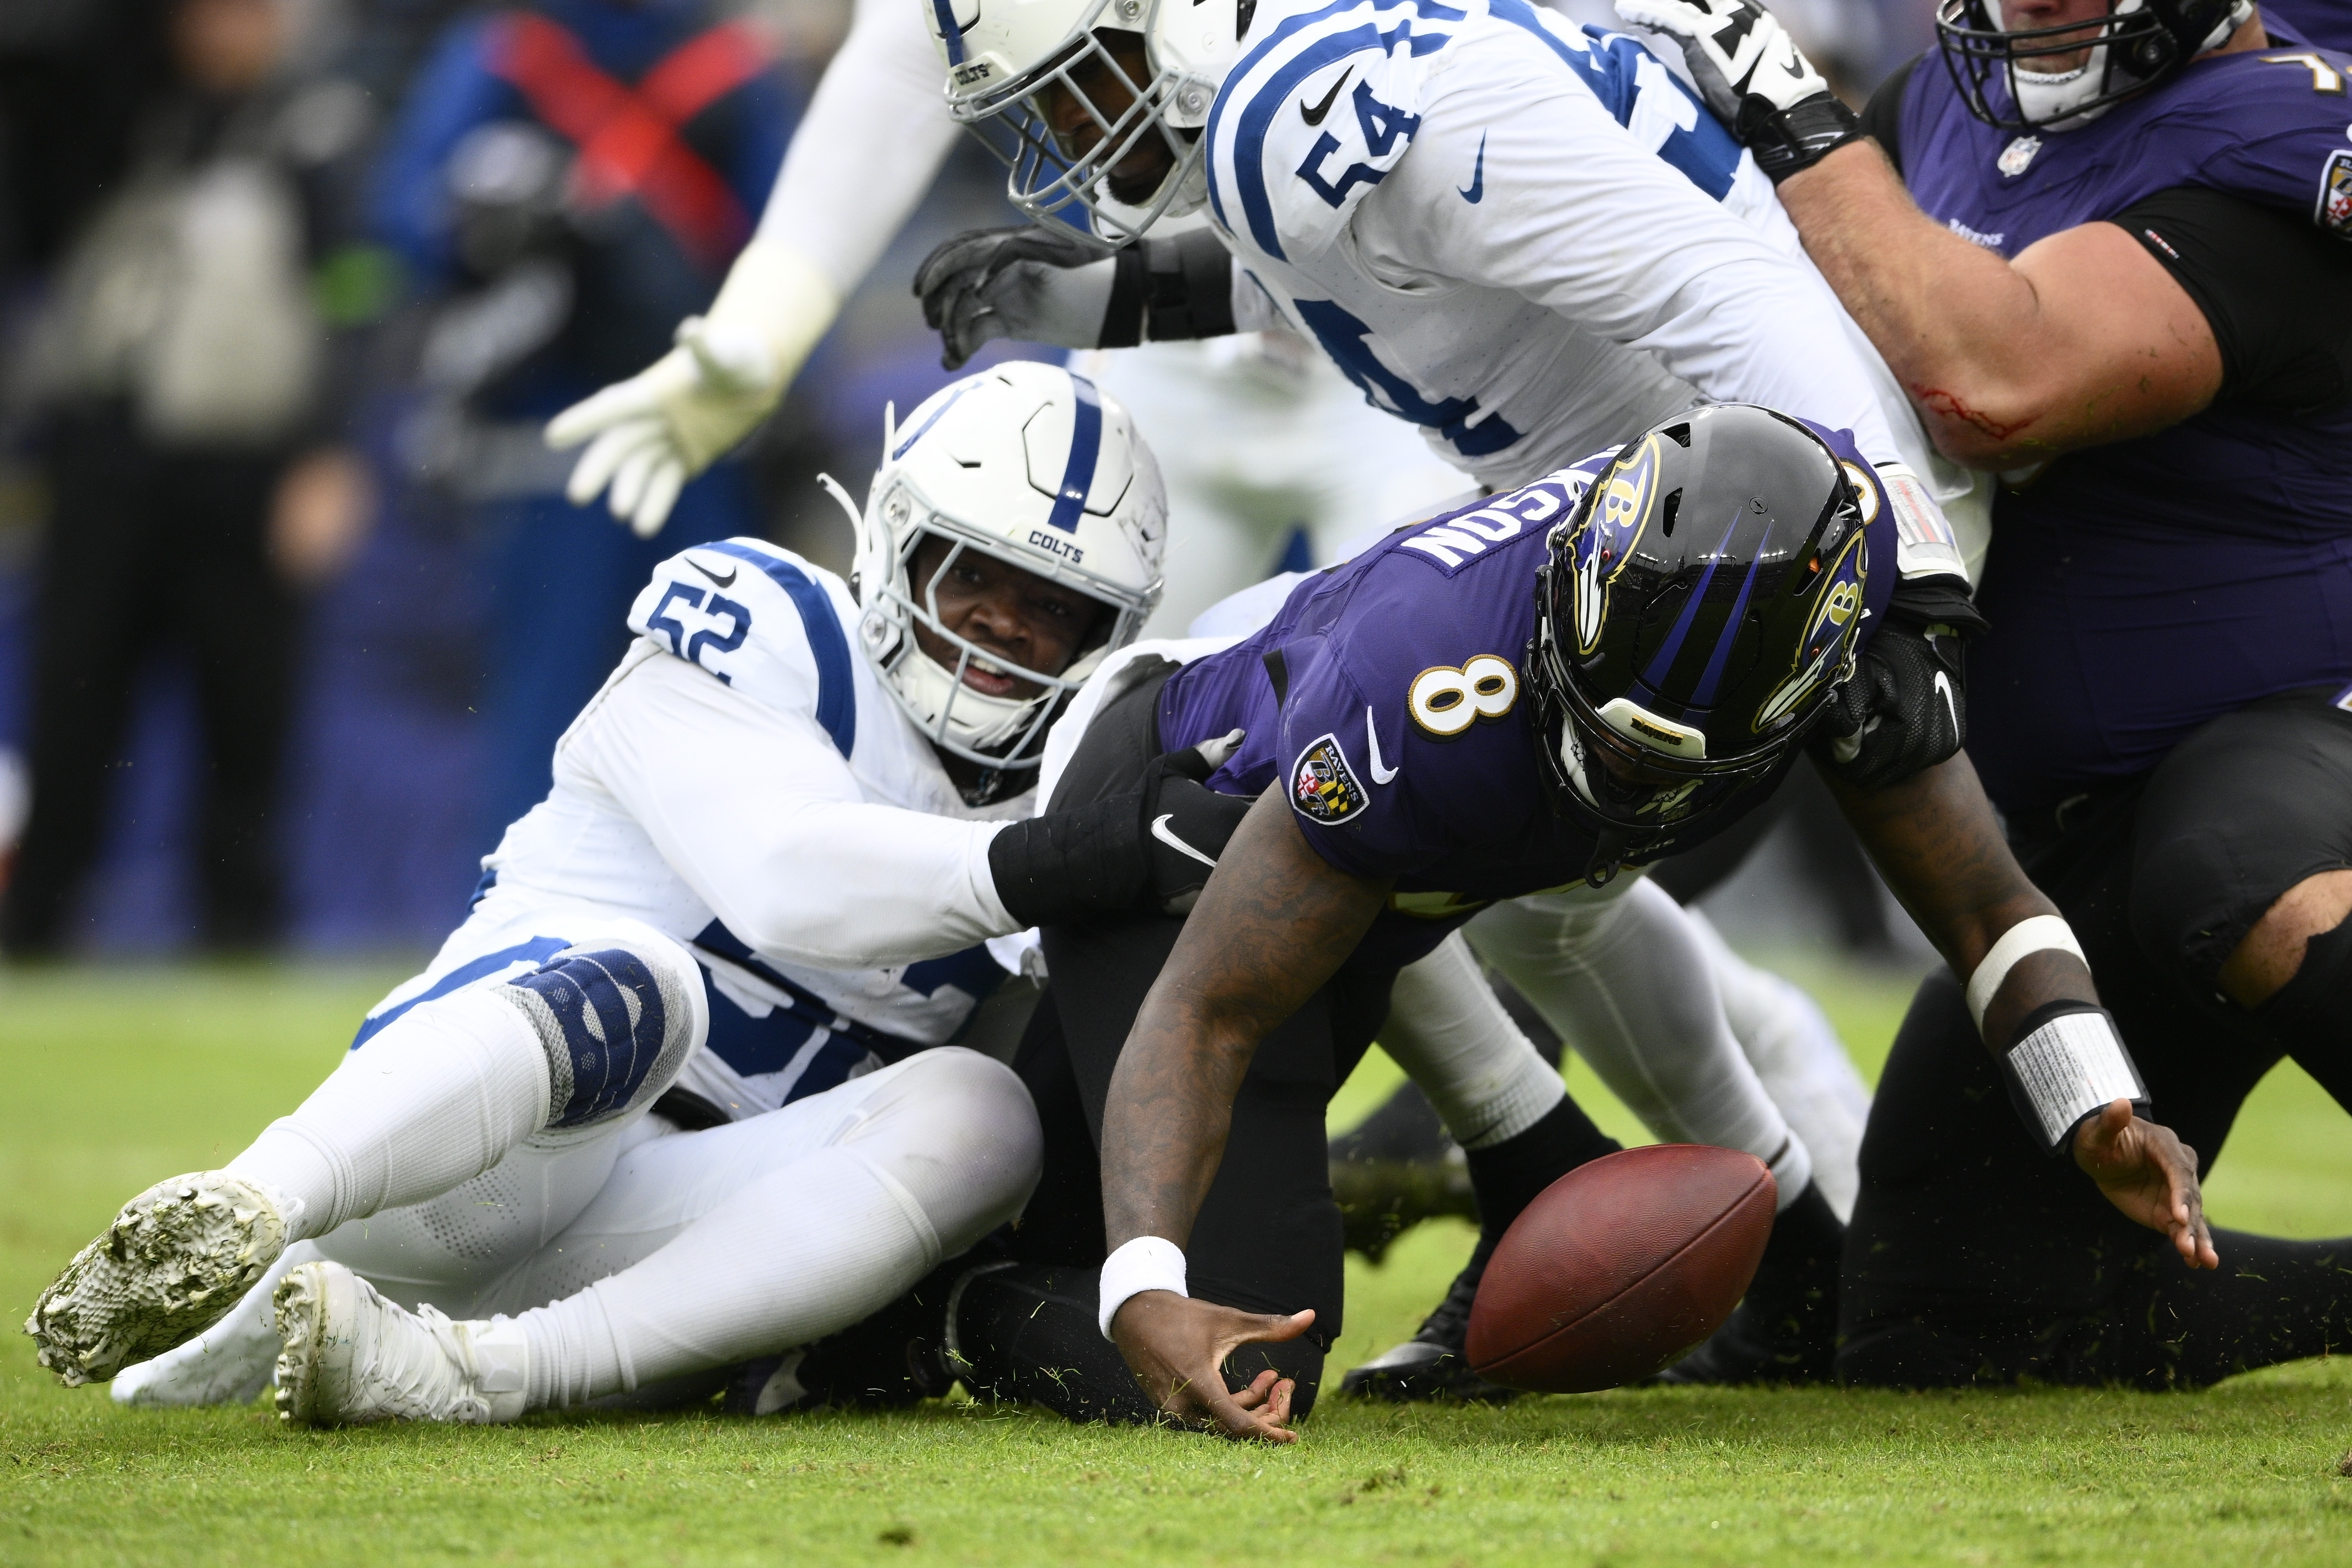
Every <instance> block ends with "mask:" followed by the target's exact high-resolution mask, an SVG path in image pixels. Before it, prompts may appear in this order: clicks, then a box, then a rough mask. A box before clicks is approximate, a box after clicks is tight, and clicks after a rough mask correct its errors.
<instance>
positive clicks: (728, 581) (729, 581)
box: [686, 556, 737, 588]
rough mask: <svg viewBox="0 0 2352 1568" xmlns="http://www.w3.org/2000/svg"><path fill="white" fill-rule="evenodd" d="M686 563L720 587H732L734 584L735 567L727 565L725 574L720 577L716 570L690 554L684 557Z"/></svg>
mask: <svg viewBox="0 0 2352 1568" xmlns="http://www.w3.org/2000/svg"><path fill="white" fill-rule="evenodd" d="M686 564H687V565H688V566H690V567H692V568H694V570H697V571H698V572H700V573H701V574H702V575H703V576H705V577H707V578H709V580H711V581H713V582H715V583H717V584H718V585H719V587H721V588H732V587H734V586H735V572H736V570H737V569H736V568H734V567H731V566H730V567H729V568H728V569H727V575H726V576H725V577H721V576H719V574H718V573H717V572H715V571H713V570H710V569H709V567H707V566H705V565H703V564H702V563H701V562H700V561H698V560H697V559H694V558H693V557H692V556H688V557H687V558H686Z"/></svg>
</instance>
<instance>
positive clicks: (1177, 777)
mask: <svg viewBox="0 0 2352 1568" xmlns="http://www.w3.org/2000/svg"><path fill="white" fill-rule="evenodd" d="M1240 735H1241V732H1240V731H1239V730H1235V731H1234V734H1233V735H1232V736H1229V737H1226V740H1225V741H1224V742H1219V741H1211V742H1209V743H1208V744H1209V749H1210V751H1211V752H1212V753H1213V754H1214V756H1215V760H1214V761H1212V760H1211V759H1210V758H1209V757H1207V756H1203V755H1202V747H1197V746H1188V747H1185V748H1184V749H1183V750H1181V751H1171V752H1169V753H1168V754H1167V755H1166V756H1164V757H1160V758H1154V759H1153V761H1152V764H1151V766H1150V768H1146V769H1145V770H1144V775H1143V793H1144V803H1143V814H1142V817H1141V819H1140V821H1142V824H1143V832H1144V837H1145V839H1146V840H1147V841H1148V846H1149V849H1150V855H1151V873H1150V887H1149V889H1148V890H1147V891H1146V893H1145V895H1144V902H1145V903H1146V904H1148V905H1149V906H1150V907H1151V908H1153V909H1157V910H1158V911H1160V914H1162V915H1190V914H1191V913H1192V905H1193V904H1194V903H1195V902H1196V901H1197V900H1198V899H1199V898H1200V896H1201V890H1202V888H1204V887H1206V886H1207V885H1208V884H1209V873H1211V872H1213V871H1214V870H1216V869H1217V857H1218V856H1220V855H1222V854H1223V853H1224V852H1225V845H1226V844H1228V843H1230V842H1232V841H1233V836H1234V831H1235V830H1236V829H1238V828H1239V827H1240V826H1241V825H1242V819H1243V818H1244V817H1246V816H1248V815H1249V810H1250V808H1251V807H1252V806H1253V805H1255V804H1256V798H1255V796H1250V795H1220V794H1219V793H1217V791H1215V790H1214V789H1210V788H1209V787H1208V785H1207V784H1206V782H1205V780H1206V779H1208V777H1209V775H1210V774H1212V773H1214V772H1215V771H1216V770H1217V769H1218V768H1220V767H1222V766H1223V763H1224V759H1225V758H1226V757H1227V756H1228V755H1230V754H1231V753H1232V750H1233V747H1234V746H1236V745H1239V744H1240Z"/></svg>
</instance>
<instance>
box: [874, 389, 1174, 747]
mask: <svg viewBox="0 0 2352 1568" xmlns="http://www.w3.org/2000/svg"><path fill="white" fill-rule="evenodd" d="M1167 533H1168V497H1167V492H1166V491H1165V490H1164V489H1163V488H1162V486H1161V485H1160V465H1159V463H1158V462H1157V461H1156V460H1155V459H1154V458H1153V457H1152V455H1151V449H1150V447H1149V446H1147V445H1145V444H1144V443H1143V437H1142V436H1141V435H1139V434H1137V432H1136V428H1135V422H1134V420H1133V419H1131V418H1130V417H1129V415H1128V412H1127V410H1126V409H1125V408H1123V407H1121V406H1120V405H1119V403H1118V402H1116V401H1115V400H1113V399H1111V398H1109V397H1107V396H1105V395H1103V394H1102V393H1101V392H1098V391H1097V390H1096V388H1095V384H1094V383H1093V382H1090V381H1088V380H1087V379H1086V378H1085V377H1084V376H1077V375H1072V374H1071V373H1070V372H1069V371H1066V370H1064V369H1062V368H1061V367H1060V366H1058V365H1045V364H1038V363H1034V362H1032V361H1019V360H1016V361H1007V362H1005V363H1003V364H1001V365H997V366H994V367H992V369H989V370H986V371H982V372H981V373H980V374H978V375H975V376H966V377H965V378H964V379H963V380H961V381H960V382H954V383H952V384H950V385H949V386H946V387H943V388H941V389H940V391H939V392H936V393H934V394H933V395H932V396H931V397H929V399H927V400H925V401H924V402H923V403H922V404H921V405H920V406H919V407H918V408H917V409H916V410H915V411H914V412H913V413H909V414H908V416H907V418H906V419H905V421H904V422H903V423H898V422H895V421H893V422H892V423H886V425H885V428H884V432H883V443H882V466H881V468H880V469H879V470H877V472H876V474H875V476H874V483H873V485H872V486H871V487H870V488H869V489H868V490H867V492H866V509H865V512H864V513H863V514H862V515H861V516H860V517H859V519H858V528H857V535H858V538H857V560H856V568H855V570H854V572H853V574H852V576H851V579H850V582H851V586H852V587H853V589H854V590H855V591H856V594H857V598H858V605H859V607H860V610H861V612H862V613H861V614H860V616H859V619H858V627H857V633H858V635H857V643H858V647H859V650H860V651H861V652H862V653H864V654H865V656H866V660H867V662H868V663H870V664H872V665H873V666H874V669H875V672H876V673H877V674H879V675H880V676H881V677H882V685H883V686H884V688H885V689H887V691H888V692H889V693H890V695H891V697H892V699H893V700H894V701H896V702H897V703H898V706H899V708H900V709H901V710H903V711H904V712H905V713H906V715H907V716H908V717H909V718H911V719H913V720H914V721H915V723H916V725H917V727H919V728H920V729H921V730H922V731H923V733H924V735H925V736H926V737H929V739H930V741H931V742H932V744H933V745H935V746H938V747H940V748H941V749H943V750H945V751H948V752H950V753H952V754H954V755H955V756H958V757H962V758H968V759H970V760H971V761H974V762H979V763H982V764H984V765H987V766H989V767H992V768H1035V767H1036V766H1037V765H1038V763H1039V762H1040V760H1041V759H1042V758H1043V755H1044V747H1045V730H1046V727H1048V726H1049V725H1051V724H1052V723H1053V721H1054V719H1055V716H1056V715H1058V714H1059V713H1060V711H1061V709H1062V707H1063V706H1064V705H1065V704H1066V701H1067V700H1068V699H1069V698H1070V697H1071V696H1072V695H1076V692H1077V689H1078V687H1079V686H1081V685H1085V683H1086V679H1087V676H1088V675H1090V674H1093V673H1094V672H1095V670H1096V669H1097V667H1098V666H1099V665H1100V664H1101V663H1102V661H1103V660H1104V659H1105V658H1106V657H1108V655H1109V654H1111V653H1115V652H1117V651H1118V649H1120V648H1123V647H1125V646H1127V644H1128V643H1131V642H1133V641H1134V640H1135V636H1136V633H1137V632H1139V631H1140V630H1141V628H1142V626H1143V622H1144V621H1145V620H1146V619H1147V618H1148V617H1149V616H1150V613H1151V612H1152V609H1153V607H1154V606H1156V605H1157V604H1158V603H1159V602H1160V552H1161V549H1162V546H1163V545H1164V543H1165V541H1166V538H1167ZM927 538H943V539H945V540H946V541H947V542H948V546H949V549H948V551H947V553H946V555H945V556H944V558H943V559H941V560H940V564H939V567H938V568H937V570H935V571H934V572H933V573H932V574H931V576H930V578H929V580H925V581H920V582H918V581H916V580H914V559H915V552H916V551H917V549H919V548H920V547H921V545H922V543H923V541H924V540H925V539H927ZM966 551H976V552H979V553H981V554H983V555H988V556H993V557H995V558H996V559H999V560H1003V561H1008V562H1010V563H1012V564H1013V565H1014V566H1017V567H1019V568H1021V569H1022V570H1024V571H1031V572H1034V573H1036V574H1037V575H1038V576H1039V577H1042V578H1045V579H1046V580H1049V581H1052V582H1056V583H1060V584H1062V585H1064V586H1065V587H1068V588H1075V589H1076V590H1077V591H1080V592H1082V593H1084V594H1086V595H1087V597H1088V598H1091V599H1093V600H1095V601H1097V602H1099V603H1100V604H1101V605H1102V606H1103V607H1104V611H1105V613H1103V614H1101V615H1099V616H1097V618H1096V620H1095V625H1094V628H1093V630H1092V632H1090V633H1089V636H1088V639H1087V642H1086V643H1083V644H1082V645H1081V646H1080V648H1079V650H1078V653H1077V656H1076V658H1075V659H1073V660H1072V661H1071V663H1070V664H1069V666H1068V667H1067V668H1066V669H1062V670H1029V669H1023V668H1020V667H1018V666H1015V665H1012V664H1008V663H1007V662H1006V661H1005V660H1003V658H1001V657H998V656H995V655H992V654H991V653H988V652H987V651H985V650H983V649H982V648H980V647H977V646H975V645H974V644H973V643H971V642H969V641H967V640H966V639H964V638H963V637H961V636H959V635H957V634H956V633H955V632H952V631H950V630H949V629H948V627H947V626H946V624H945V623H944V622H942V621H941V620H940V617H939V614H938V612H937V611H936V609H935V608H934V604H933V585H934V584H935V583H937V582H938V581H940V580H943V579H946V578H947V577H948V576H949V574H950V573H951V572H953V571H954V570H956V563H957V562H958V560H959V559H961V557H962V555H963V554H964V552H966ZM918 625H920V626H922V627H924V628H925V629H926V630H927V631H929V632H936V633H937V634H938V635H939V637H940V639H941V640H942V641H943V642H944V643H946V644H947V646H948V647H949V648H950V650H952V652H953V656H954V661H955V662H954V664H952V665H948V664H940V662H939V661H937V660H935V659H933V658H931V657H930V656H929V654H927V653H924V652H923V651H922V649H921V648H920V647H919V646H918V645H917V643H916V642H915V636H914V632H915V628H916V627H917V626H918ZM973 664H979V665H980V666H981V667H982V669H984V670H986V671H988V672H991V673H992V674H1000V675H1002V674H1011V675H1013V677H1014V678H1015V679H1017V680H1022V681H1027V682H1033V683H1034V684H1035V685H1036V686H1037V687H1038V688H1039V689H1038V695H1035V696H1032V697H1014V696H993V695H989V694H987V693H984V692H981V691H978V690H975V689H974V688H973V687H972V686H971V685H970V684H968V683H967V682H966V681H965V679H964V676H965V674H966V673H967V672H968V671H969V670H970V669H971V666H972V665H973Z"/></svg>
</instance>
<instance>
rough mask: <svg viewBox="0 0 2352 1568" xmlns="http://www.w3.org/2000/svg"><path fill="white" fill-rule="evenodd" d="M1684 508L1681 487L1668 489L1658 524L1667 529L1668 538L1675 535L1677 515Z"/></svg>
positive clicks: (1660, 510)
mask: <svg viewBox="0 0 2352 1568" xmlns="http://www.w3.org/2000/svg"><path fill="white" fill-rule="evenodd" d="M1669 434H1671V432H1669ZM1682 509H1683V493H1682V491H1681V490H1679V489H1675V490H1669V491H1667V492H1666V498H1665V499H1664V501H1662V502H1660V503H1659V504H1658V526H1659V527H1660V528H1664V530H1665V534H1666V538H1674V537H1675V516H1676V515H1677V514H1679V513H1680V512H1681V511H1682Z"/></svg>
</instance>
